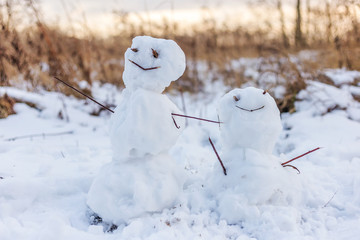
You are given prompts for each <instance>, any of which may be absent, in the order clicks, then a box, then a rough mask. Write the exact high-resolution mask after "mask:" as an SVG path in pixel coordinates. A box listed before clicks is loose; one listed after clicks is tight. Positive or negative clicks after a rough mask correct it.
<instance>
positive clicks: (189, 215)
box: [0, 71, 360, 240]
mask: <svg viewBox="0 0 360 240" xmlns="http://www.w3.org/2000/svg"><path fill="white" fill-rule="evenodd" d="M343 74H346V71H344V73H343ZM349 74H350V73H349ZM335 77H336V76H335ZM334 81H335V79H334ZM209 82H210V81H209ZM215 84H216V85H212V84H210V83H209V84H208V85H207V86H206V92H204V93H201V94H199V95H196V96H195V95H190V94H184V97H185V99H184V100H185V103H186V109H187V114H188V115H193V116H200V117H204V118H209V119H216V105H217V104H218V102H219V101H220V99H221V96H222V95H223V94H224V93H225V92H226V91H227V90H226V89H228V88H227V87H226V86H223V85H221V84H220V83H219V82H216V83H215ZM314 86H315V89H314ZM332 87H333V86H328V85H326V84H321V85H313V84H312V83H311V82H310V83H309V86H308V87H307V88H306V89H305V90H303V91H302V92H301V93H300V94H299V95H298V96H297V99H299V100H298V101H297V102H296V108H297V112H295V113H293V114H288V113H285V114H282V116H281V117H282V123H283V126H284V130H283V131H282V132H281V133H280V138H279V139H278V141H277V143H276V145H275V149H274V150H275V151H274V152H275V153H274V154H273V156H274V157H275V158H276V159H269V158H267V159H266V160H268V161H266V162H265V161H263V159H262V157H263V155H264V153H259V152H256V151H255V150H251V149H248V150H246V151H240V152H238V153H237V152H236V151H238V150H235V149H234V150H233V151H234V152H232V151H229V152H227V153H225V152H224V149H220V150H221V153H222V157H223V160H224V161H225V160H226V159H229V160H230V159H231V158H230V157H229V158H228V157H227V155H226V154H228V155H229V156H231V155H236V156H239V155H240V157H239V158H236V159H235V158H234V159H233V160H234V161H233V162H231V163H229V162H227V163H225V165H226V166H227V169H228V176H224V175H223V173H222V170H221V168H220V166H219V163H218V161H217V159H216V156H215V154H214V153H213V151H212V149H211V146H210V145H209V143H208V137H209V135H210V136H211V137H212V139H213V141H214V143H215V145H216V146H221V145H222V144H220V142H221V141H220V133H219V127H218V125H217V124H209V123H199V122H196V121H193V120H189V121H188V127H187V128H185V129H184V130H183V132H182V134H181V135H180V137H179V139H178V141H177V142H176V144H175V146H174V147H173V148H172V149H171V150H170V152H169V155H170V156H171V157H172V158H173V159H175V160H176V162H178V163H179V164H180V166H182V168H183V169H185V173H186V182H185V184H184V188H183V192H182V193H181V194H180V196H179V197H178V199H177V202H176V203H174V204H175V205H173V206H171V207H168V208H165V209H163V210H160V211H156V212H152V213H148V214H144V215H139V216H138V217H134V218H132V219H130V220H129V221H128V222H127V223H124V224H120V225H119V226H118V228H117V229H116V230H115V231H113V232H112V233H108V232H104V231H103V226H101V225H90V224H89V219H88V218H87V215H86V213H87V204H86V201H87V194H88V192H89V189H90V186H91V185H92V183H93V182H94V179H96V177H97V176H98V173H99V171H100V169H101V167H102V166H104V165H106V164H108V163H110V162H112V148H111V143H110V140H109V131H108V128H107V127H106V126H107V125H108V124H109V114H106V113H105V112H104V113H103V114H102V115H100V116H99V117H94V116H92V115H90V113H91V112H92V111H93V110H94V108H95V109H96V108H97V106H96V107H94V105H93V103H91V102H89V101H86V100H79V99H74V98H72V97H67V96H64V95H62V94H59V93H50V92H46V91H39V92H37V93H29V92H27V91H26V90H21V89H15V88H9V87H0V96H2V95H3V94H5V93H7V94H8V95H9V96H10V97H16V98H17V99H18V103H16V104H15V111H16V112H17V114H16V115H11V116H9V117H8V118H6V119H0V142H1V144H0V238H1V240H13V239H16V240H38V239H55V240H62V239H66V240H75V239H76V240H82V239H84V240H85V239H86V240H110V239H237V240H248V239H265V240H267V239H269V240H270V239H299V240H300V239H309V240H318V239H321V240H322V239H347V240H357V239H359V235H360V229H359V227H358V226H359V225H360V219H359V215H360V177H359V171H360V157H359V156H360V149H359V144H360V122H359V120H357V119H356V118H353V117H351V116H353V115H352V114H353V113H354V110H355V109H359V108H360V107H359V105H357V104H358V102H357V101H356V100H355V99H354V98H351V97H346V98H345V99H343V98H342V96H344V95H346V96H348V91H349V87H350V85H347V84H346V83H344V84H343V85H341V86H339V87H335V88H336V89H332ZM351 87H352V88H353V89H354V91H359V88H360V87H358V86H351ZM93 88H94V89H92V92H93V93H95V94H94V97H95V98H96V99H98V100H99V101H104V100H107V99H109V96H108V93H109V91H111V90H114V89H116V88H115V87H113V86H112V87H109V86H100V85H99V84H93ZM219 89H221V90H219ZM315 90H317V91H315ZM334 90H337V91H334ZM317 93H318V94H321V96H328V99H329V102H328V103H329V104H330V105H329V106H331V105H332V102H330V100H331V99H332V101H333V103H337V104H338V105H339V104H340V103H341V106H342V107H338V108H335V109H330V110H329V111H323V112H319V111H318V110H319V105H316V104H313V103H316V99H317V97H318V96H317V95H316V94H317ZM323 94H324V95H323ZM117 95H120V94H119V92H117V93H116V95H114V96H116V97H117ZM329 96H330V97H329ZM169 98H170V99H171V100H172V101H173V102H174V103H176V105H178V106H180V103H181V101H182V100H181V98H180V96H175V95H169ZM344 101H348V102H344ZM21 102H30V103H34V104H35V105H36V108H33V107H30V106H29V105H27V104H25V103H21ZM326 102H327V101H326ZM56 103H60V104H56ZM320 109H323V110H325V109H327V108H323V107H321V108H320ZM59 112H62V113H63V114H62V115H63V116H68V118H62V119H61V118H59ZM66 113H67V114H66ZM177 120H178V119H177ZM69 131H71V132H72V134H65V132H69ZM43 133H44V134H43ZM49 133H64V134H59V135H53V136H51V135H46V134H49ZM33 134H40V136H29V135H33ZM20 136H23V138H17V139H15V140H11V139H14V137H20ZM26 136H27V137H26ZM9 139H10V140H9ZM318 146H320V147H322V148H321V149H320V150H319V151H316V152H314V153H312V154H309V155H307V156H305V157H303V158H300V159H298V160H296V161H294V162H293V164H294V165H295V166H296V167H298V168H299V170H300V171H301V174H297V173H296V171H294V170H293V169H291V168H283V169H282V170H285V171H286V172H283V173H282V174H281V175H280V176H274V175H273V173H274V171H275V170H276V171H277V168H278V165H276V166H273V164H275V161H280V160H279V159H281V162H284V161H286V160H289V159H291V158H293V157H296V156H298V155H300V154H303V153H305V152H307V151H309V150H311V149H313V148H315V147H318ZM244 153H245V154H244ZM281 153H282V154H281ZM241 154H242V155H241ZM244 155H245V157H246V158H243V156H244ZM265 155H266V156H269V154H265ZM278 155H279V157H278ZM160 156H164V155H163V154H160ZM237 159H239V160H240V161H237ZM149 160H150V159H149ZM151 160H152V161H153V160H154V159H151ZM250 160H251V161H250ZM155 161H159V162H162V161H164V162H166V163H164V168H162V169H161V168H156V171H158V172H160V171H162V170H164V169H165V167H166V168H170V169H172V167H173V164H174V162H173V161H169V162H168V161H165V159H163V158H162V157H159V158H157V160H155ZM243 161H245V162H246V168H247V169H248V171H250V173H251V174H250V175H248V176H247V178H249V180H247V179H246V178H245V181H248V182H250V180H251V179H254V178H255V175H254V174H257V173H256V172H254V171H255V168H252V169H251V166H252V165H255V164H258V163H260V164H261V165H263V166H265V165H266V166H269V167H271V166H273V171H268V170H265V169H264V168H260V167H259V168H257V171H258V173H259V174H260V175H262V174H265V175H264V176H258V177H259V178H261V179H256V181H255V180H254V181H253V182H251V185H250V186H246V185H241V183H242V182H241V181H242V179H240V180H238V179H237V177H238V176H237V175H238V174H241V173H240V172H241V171H242V170H241V167H242V166H240V163H241V162H243ZM149 163H150V161H149ZM277 163H278V162H277ZM277 163H276V164H277ZM112 164H114V165H115V164H116V163H115V162H112ZM117 164H124V163H122V162H119V163H117ZM134 164H135V163H134ZM138 164H140V165H141V164H147V163H138ZM150 165H151V164H150ZM109 166H111V165H109ZM129 166H130V165H129ZM133 166H135V165H133ZM149 167H153V166H152V165H151V166H149ZM128 169H130V170H131V168H130V167H128ZM138 171H140V170H138ZM141 171H143V169H142V170H141ZM235 171H236V172H235ZM251 171H252V172H251ZM114 172H115V171H114ZM232 173H234V175H233V174H232ZM126 174H130V173H126ZM126 174H125V175H126ZM147 174H148V173H145V172H144V174H143V176H146V175H147ZM259 174H257V175H259ZM215 175H216V176H215ZM289 175H291V179H292V178H295V179H293V180H291V179H290V180H289ZM167 176H168V175H167ZM211 176H212V177H214V178H219V179H221V178H226V177H229V180H230V179H232V180H233V181H237V186H238V187H239V188H242V189H243V191H248V192H247V193H245V192H244V193H243V194H242V195H236V194H234V193H236V188H235V184H234V183H232V182H231V181H229V182H223V183H224V184H227V186H228V187H229V188H228V189H229V190H228V191H226V189H225V187H223V185H220V183H219V186H218V187H217V188H216V189H213V190H212V192H209V191H208V188H207V186H208V185H209V183H210V181H209V178H210V177H211ZM117 177H118V176H117ZM132 177H133V176H132ZM132 177H131V178H132ZM174 177H176V176H174ZM269 177H271V179H270V180H269ZM119 178H120V177H119ZM139 178H140V176H139ZM180 178H181V176H180ZM235 178H236V179H235ZM265 180H268V181H269V186H270V188H269V189H274V188H279V187H281V188H286V184H287V182H288V181H289V185H291V187H293V190H294V191H295V194H297V195H298V196H299V198H296V199H295V200H294V201H293V202H292V200H291V198H284V196H286V193H285V195H284V194H282V195H276V194H277V193H276V194H274V195H271V192H269V191H268V188H267V185H265V186H259V185H258V184H259V182H261V181H265ZM126 181H127V182H128V183H129V184H131V180H126ZM170 181H171V180H170ZM297 181H299V182H300V185H296V184H295V185H294V184H293V183H294V182H295V183H297ZM164 183H165V182H164ZM120 184H121V183H120ZM146 187H149V188H152V187H151V186H150V185H147V186H146ZM251 187H252V188H251ZM164 189H167V187H166V186H164ZM217 190H219V192H221V193H222V195H223V198H220V196H218V195H215V192H216V191H217ZM262 190H263V191H264V193H261V191H262ZM287 190H290V187H289V188H287ZM148 193H149V191H148V189H146V190H144V194H148ZM252 194H254V195H255V196H260V195H262V196H265V198H263V199H266V198H268V196H272V197H270V199H271V201H265V200H263V199H261V198H258V199H257V201H249V200H248V199H247V198H246V196H249V197H250V196H252ZM214 196H216V198H214ZM277 196H280V197H279V198H278V197H277ZM290 196H294V195H292V194H290ZM295 196H296V195H295ZM237 198H238V199H237ZM220 200H221V201H220ZM264 201H265V202H264ZM239 202H240V203H241V205H240V204H238V203H239ZM229 206H236V208H230V207H229ZM232 211H234V212H237V213H238V215H239V216H238V215H236V216H235V214H232ZM234 216H235V217H236V218H232V217H234ZM225 219H228V220H225ZM239 220H240V221H239ZM230 222H233V224H231V223H230Z"/></svg>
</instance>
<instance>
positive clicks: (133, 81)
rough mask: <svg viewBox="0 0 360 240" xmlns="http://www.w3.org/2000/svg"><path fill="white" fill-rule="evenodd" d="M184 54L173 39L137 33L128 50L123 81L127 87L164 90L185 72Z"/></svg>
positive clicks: (132, 89)
mask: <svg viewBox="0 0 360 240" xmlns="http://www.w3.org/2000/svg"><path fill="white" fill-rule="evenodd" d="M185 65H186V63H185V54H184V52H183V51H182V50H181V48H180V47H179V46H178V45H177V44H176V42H174V41H173V40H167V39H158V38H152V37H149V36H138V37H135V38H134V39H133V42H132V45H131V47H130V48H129V49H127V51H126V52H125V69H124V73H123V80H124V83H125V86H126V88H127V89H128V90H131V91H134V90H136V89H139V88H142V89H147V90H151V91H155V92H158V93H161V92H162V91H164V89H165V88H166V87H168V86H169V85H170V83H171V82H172V81H175V80H177V79H178V78H179V77H180V76H181V75H182V74H183V73H184V71H185Z"/></svg>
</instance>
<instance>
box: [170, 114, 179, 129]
mask: <svg viewBox="0 0 360 240" xmlns="http://www.w3.org/2000/svg"><path fill="white" fill-rule="evenodd" d="M171 117H172V120H173V121H174V124H175V127H176V128H177V129H179V128H180V126H178V125H177V123H176V121H175V118H174V116H171Z"/></svg>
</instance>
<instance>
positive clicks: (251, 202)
mask: <svg viewBox="0 0 360 240" xmlns="http://www.w3.org/2000/svg"><path fill="white" fill-rule="evenodd" d="M218 114H219V118H220V121H221V122H222V123H223V124H222V125H221V129H220V137H221V139H220V140H221V141H220V142H221V145H222V153H221V158H222V160H223V163H224V166H225V167H226V172H227V175H224V174H222V172H223V169H222V168H221V166H220V164H219V165H215V169H214V172H213V173H212V175H211V176H210V180H209V185H208V189H209V192H210V194H211V195H212V196H213V198H214V199H216V202H217V207H216V208H217V210H218V213H219V215H220V217H221V218H222V219H225V220H227V221H228V222H229V223H234V224H235V223H239V222H242V221H245V220H249V219H256V218H257V217H260V215H261V211H260V210H259V209H261V206H264V205H267V204H270V205H285V206H286V205H289V204H293V203H295V202H296V188H297V181H296V179H294V175H296V174H293V173H292V172H291V173H290V172H289V169H285V168H283V167H282V166H281V160H280V159H279V158H278V157H276V156H274V155H273V154H272V152H273V149H274V146H275V143H276V141H277V139H278V137H279V134H280V133H281V130H282V124H281V119H280V112H279V109H278V107H277V105H276V103H275V101H274V99H273V98H272V97H271V96H270V94H269V93H268V92H266V91H264V90H262V89H258V88H254V87H248V88H244V89H234V90H232V91H230V92H229V93H227V94H225V95H224V96H223V97H222V98H221V100H220V102H219V105H218ZM295 178H296V176H295Z"/></svg>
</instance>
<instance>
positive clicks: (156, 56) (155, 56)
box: [151, 49, 159, 58]
mask: <svg viewBox="0 0 360 240" xmlns="http://www.w3.org/2000/svg"><path fill="white" fill-rule="evenodd" d="M151 50H152V54H153V56H154V58H158V57H159V54H158V52H157V51H155V50H154V49H151Z"/></svg>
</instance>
